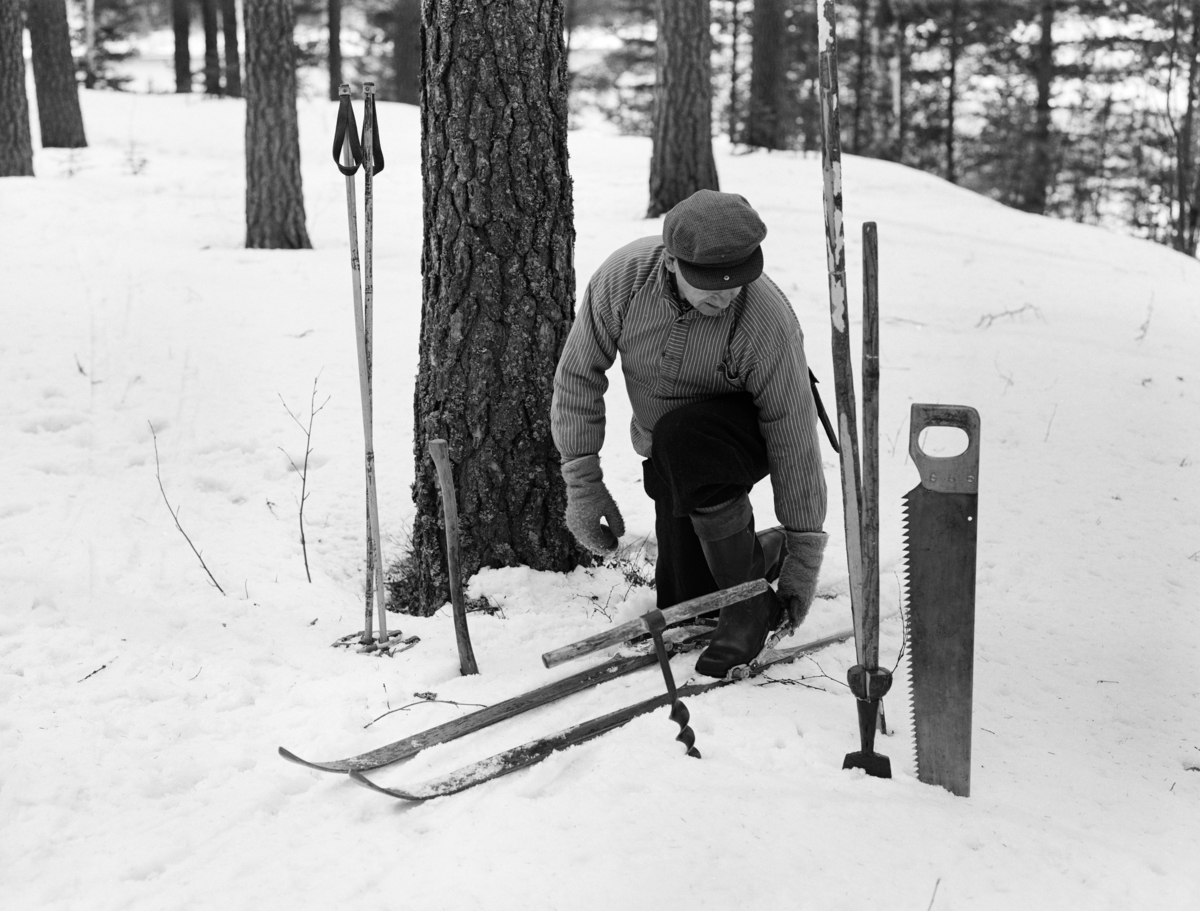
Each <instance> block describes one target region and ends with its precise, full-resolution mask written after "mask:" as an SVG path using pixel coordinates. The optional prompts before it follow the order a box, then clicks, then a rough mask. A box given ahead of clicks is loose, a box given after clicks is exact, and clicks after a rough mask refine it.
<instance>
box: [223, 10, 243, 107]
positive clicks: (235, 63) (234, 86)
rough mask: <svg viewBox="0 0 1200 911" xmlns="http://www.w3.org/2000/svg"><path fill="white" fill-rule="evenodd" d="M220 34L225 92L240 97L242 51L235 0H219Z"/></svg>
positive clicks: (232, 96) (233, 96)
mask: <svg viewBox="0 0 1200 911" xmlns="http://www.w3.org/2000/svg"><path fill="white" fill-rule="evenodd" d="M221 34H222V35H224V37H225V94H226V95H229V96H230V97H231V98H241V97H242V51H241V47H240V46H239V44H238V18H237V0H221Z"/></svg>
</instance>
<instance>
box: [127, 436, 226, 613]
mask: <svg viewBox="0 0 1200 911" xmlns="http://www.w3.org/2000/svg"><path fill="white" fill-rule="evenodd" d="M146 423H147V424H149V425H150V437H151V439H153V440H154V477H155V478H156V479H157V480H158V489H159V491H160V492H161V493H162V497H163V502H164V503H166V504H167V512H169V513H170V514H171V518H172V519H174V520H175V527H176V528H178V529H179V533H180V534H181V535H183V540H185V541H187V542H188V547H190V548H191V549H192V553H194V554H195V555H196V559H197V560H199V561H200V565H201V566H202V567H203V568H204V572H205V573H207V574H208V581H209V582H211V583H212V584H213V585H215V586H216V587H217V591H219V592H220V593H221V594H222V595H223V594H225V589H223V588H221V583H220V582H218V581H217V580H216V578H215V577H214V576H213V574H212V571H211V570H209V568H208V564H207V563H205V562H204V557H202V556H201V555H200V551H198V550H196V545H195V544H193V543H192V539H191V538H189V537H188V533H187V532H186V531H184V530H183V526H182V525H180V524H179V510H177V509H174V508H172V506H171V501H170V500H168V499H167V491H166V490H165V489H164V488H163V482H162V470H161V468H160V466H159V462H158V434H156V433H155V432H154V425H153V424H150V422H149V421H147V422H146Z"/></svg>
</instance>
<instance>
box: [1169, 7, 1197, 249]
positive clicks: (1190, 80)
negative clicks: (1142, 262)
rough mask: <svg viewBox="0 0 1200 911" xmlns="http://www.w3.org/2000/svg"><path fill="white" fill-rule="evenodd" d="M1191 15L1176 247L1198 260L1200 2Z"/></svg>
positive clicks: (1180, 139) (1179, 148)
mask: <svg viewBox="0 0 1200 911" xmlns="http://www.w3.org/2000/svg"><path fill="white" fill-rule="evenodd" d="M1191 15H1192V22H1191V25H1192V35H1191V40H1190V41H1189V42H1187V43H1186V44H1185V45H1184V47H1185V48H1186V53H1187V67H1186V77H1185V78H1186V80H1187V83H1186V88H1185V90H1184V104H1183V115H1182V117H1181V118H1180V121H1179V135H1178V137H1177V138H1176V144H1177V149H1176V154H1177V157H1178V163H1177V165H1176V168H1175V175H1176V180H1177V182H1178V184H1177V188H1176V195H1177V196H1178V197H1179V218H1178V221H1177V223H1176V225H1175V238H1174V241H1175V243H1174V246H1175V249H1176V250H1178V251H1179V252H1181V253H1186V254H1187V255H1188V256H1195V255H1196V241H1197V234H1198V233H1200V209H1198V208H1197V206H1200V137H1197V135H1196V134H1197V130H1196V106H1197V104H1198V103H1200V97H1198V96H1200V0H1192V3H1191Z"/></svg>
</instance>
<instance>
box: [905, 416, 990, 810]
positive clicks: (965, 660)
mask: <svg viewBox="0 0 1200 911" xmlns="http://www.w3.org/2000/svg"><path fill="white" fill-rule="evenodd" d="M918 407H920V408H924V409H933V410H932V411H930V412H926V413H923V414H920V415H918V413H917V409H918ZM960 407H961V406H936V408H935V406H917V405H914V406H913V412H914V414H913V427H914V432H913V438H914V446H913V447H912V448H911V450H910V451H911V452H912V454H913V456H914V459H913V460H914V462H915V463H916V464H917V467H918V469H920V470H921V478H922V483H921V484H918V485H917V486H916V487H914V488H913V489H912V490H910V491H909V492H908V493H907V494H906V495H905V497H904V550H905V554H904V556H905V564H906V574H907V579H906V582H907V602H908V617H907V623H906V626H905V638H906V645H907V651H908V660H909V669H910V671H911V693H912V718H913V735H914V745H915V750H916V763H917V777H918V778H919V779H920V780H921V781H923V782H925V783H927V784H935V785H940V786H942V787H944V788H946V789H947V790H949V791H950V792H951V793H954V794H958V795H960V796H962V797H966V796H968V795H969V794H970V791H971V715H972V704H973V689H974V664H975V657H974V656H975V553H976V544H977V539H978V527H977V526H978V521H977V519H978V499H979V498H978V495H977V493H976V492H975V491H976V489H977V477H978V429H979V418H978V415H977V414H975V412H974V409H963V410H965V411H967V412H970V415H971V416H973V417H972V419H971V420H970V421H968V422H966V423H968V424H969V426H964V425H963V423H960V421H959V420H954V421H947V420H939V418H940V419H944V418H945V417H946V414H944V413H942V411H941V409H957V408H960ZM954 416H955V417H961V415H960V414H959V413H958V412H955V414H954ZM939 423H952V424H953V425H954V426H960V427H962V429H964V430H966V431H967V433H968V437H972V435H973V438H972V439H971V441H970V444H969V447H968V451H967V452H966V453H964V456H965V458H963V457H957V458H956V459H936V458H931V457H929V456H927V455H925V454H924V453H922V452H920V451H919V447H917V446H916V445H915V439H916V435H917V434H918V433H919V432H920V430H921V429H924V427H925V426H930V425H931V424H939ZM972 462H973V464H972ZM949 463H955V464H954V465H950V464H949ZM943 469H948V470H949V471H952V472H954V474H948V473H947V471H946V470H943Z"/></svg>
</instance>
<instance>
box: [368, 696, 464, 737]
mask: <svg viewBox="0 0 1200 911" xmlns="http://www.w3.org/2000/svg"><path fill="white" fill-rule="evenodd" d="M431 702H438V703H441V704H442V705H457V706H458V707H459V708H466V707H468V706H471V707H475V708H481V709H486V708H487V706H486V705H483V704H481V703H478V702H453V701H451V700H449V699H421V700H419V701H417V702H410V703H409V704H408V705H402V706H400V707H399V708H397V709H390V710H389V711H386V712H384V713H383V714H382V715H380V716H379V718H372V719H371V720H370V721H368V722H367V723H366V724H364V725H363V730H364V731H365V730H366V729H367V728H369V727H370V726H371V725H373V724H374V723H375V722H376V721H379V719H380V718H386V717H387V716H388V715H391V714H393V713H395V712H403V711H407V710H408V709H411V708H412V707H413V706H414V705H428V704H429V703H431Z"/></svg>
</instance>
